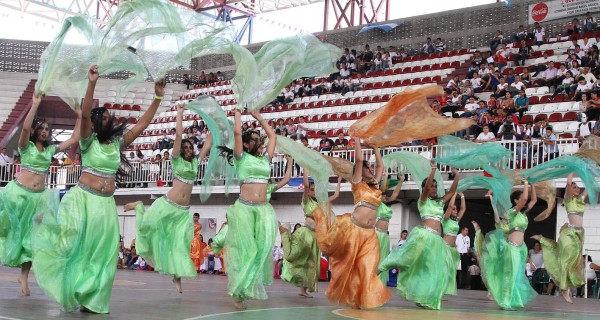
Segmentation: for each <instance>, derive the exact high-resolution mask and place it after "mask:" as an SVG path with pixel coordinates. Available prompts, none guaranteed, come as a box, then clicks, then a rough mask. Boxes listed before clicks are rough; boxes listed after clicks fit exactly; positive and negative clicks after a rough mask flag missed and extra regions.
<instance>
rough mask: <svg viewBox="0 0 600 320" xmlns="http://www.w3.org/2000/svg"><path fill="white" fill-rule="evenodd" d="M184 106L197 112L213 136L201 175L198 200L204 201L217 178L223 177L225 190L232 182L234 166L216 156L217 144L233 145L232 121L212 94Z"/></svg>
mask: <svg viewBox="0 0 600 320" xmlns="http://www.w3.org/2000/svg"><path fill="white" fill-rule="evenodd" d="M185 108H187V109H189V110H191V111H193V112H195V113H197V114H198V115H199V116H200V117H202V120H204V123H206V126H207V127H208V130H209V131H210V132H211V134H212V136H213V142H212V146H211V148H210V154H211V156H210V157H208V163H207V164H206V167H205V169H204V175H203V177H202V179H203V182H202V191H201V192H200V200H202V202H204V201H206V200H207V199H208V197H209V196H210V195H211V191H212V188H213V187H214V186H215V183H216V182H217V180H219V179H221V178H222V177H224V178H225V192H227V191H228V190H229V188H228V187H229V186H230V185H231V184H232V183H234V182H235V181H234V177H235V168H234V167H232V166H230V165H229V164H228V163H227V161H225V160H224V159H223V158H222V157H217V156H215V155H217V154H218V153H219V151H218V150H217V147H218V146H227V147H230V148H232V147H233V123H231V121H230V120H229V119H228V118H227V114H225V111H223V108H221V106H220V105H219V103H218V102H217V100H215V98H214V97H212V96H201V97H198V98H196V99H195V100H194V101H192V102H190V103H188V104H186V105H185Z"/></svg>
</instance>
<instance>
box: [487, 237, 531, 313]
mask: <svg viewBox="0 0 600 320" xmlns="http://www.w3.org/2000/svg"><path fill="white" fill-rule="evenodd" d="M479 255H480V259H481V266H480V267H481V275H482V277H483V281H484V283H485V285H486V287H487V288H488V291H489V293H490V294H491V295H492V297H494V300H495V301H496V303H497V304H498V305H499V306H500V307H501V308H503V309H518V308H524V307H525V306H526V305H527V304H528V303H530V302H531V301H533V300H534V299H535V297H536V296H537V293H536V292H535V291H534V290H533V288H532V287H531V284H530V283H529V279H527V276H526V275H525V263H526V262H527V247H526V246H525V245H524V244H522V245H520V246H514V245H512V244H510V243H509V242H508V241H507V240H506V238H505V236H504V232H503V231H502V230H500V229H496V230H493V231H490V232H488V233H487V234H486V235H485V243H484V244H482V248H481V252H480V253H479Z"/></svg>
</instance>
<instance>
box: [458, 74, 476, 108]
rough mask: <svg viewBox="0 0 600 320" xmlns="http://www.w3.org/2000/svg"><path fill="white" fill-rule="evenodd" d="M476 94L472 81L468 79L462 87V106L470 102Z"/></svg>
mask: <svg viewBox="0 0 600 320" xmlns="http://www.w3.org/2000/svg"><path fill="white" fill-rule="evenodd" d="M474 94H475V90H474V89H473V85H471V80H469V79H466V80H465V81H464V84H463V85H462V86H461V87H460V96H461V105H463V106H464V105H465V104H466V103H467V101H468V100H469V97H471V96H473V95H474Z"/></svg>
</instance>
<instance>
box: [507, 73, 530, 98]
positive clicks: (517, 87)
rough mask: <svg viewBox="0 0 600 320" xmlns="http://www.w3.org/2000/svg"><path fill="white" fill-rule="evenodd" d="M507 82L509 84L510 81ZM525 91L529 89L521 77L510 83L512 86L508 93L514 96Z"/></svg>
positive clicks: (516, 77) (515, 77)
mask: <svg viewBox="0 0 600 320" xmlns="http://www.w3.org/2000/svg"><path fill="white" fill-rule="evenodd" d="M506 82H508V80H507V81H506ZM525 89H527V86H526V85H525V83H523V81H522V80H521V76H519V75H516V76H514V78H513V80H512V81H511V82H510V86H509V87H508V91H509V92H510V93H511V94H512V95H513V96H515V95H517V94H518V92H519V91H521V90H523V91H525Z"/></svg>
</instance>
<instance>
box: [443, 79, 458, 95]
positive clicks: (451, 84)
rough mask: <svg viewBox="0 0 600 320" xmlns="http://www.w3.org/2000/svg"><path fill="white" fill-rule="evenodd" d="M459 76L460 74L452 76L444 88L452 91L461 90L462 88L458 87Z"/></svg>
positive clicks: (449, 91)
mask: <svg viewBox="0 0 600 320" xmlns="http://www.w3.org/2000/svg"><path fill="white" fill-rule="evenodd" d="M459 81H460V80H459V78H458V75H455V76H454V77H452V79H450V81H448V84H447V85H446V89H444V90H445V91H446V92H448V93H451V92H452V91H459V90H460V89H459V88H458V82H459Z"/></svg>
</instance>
